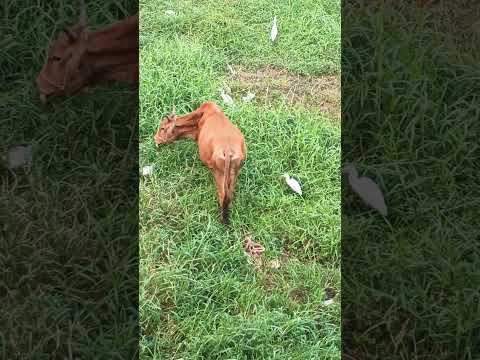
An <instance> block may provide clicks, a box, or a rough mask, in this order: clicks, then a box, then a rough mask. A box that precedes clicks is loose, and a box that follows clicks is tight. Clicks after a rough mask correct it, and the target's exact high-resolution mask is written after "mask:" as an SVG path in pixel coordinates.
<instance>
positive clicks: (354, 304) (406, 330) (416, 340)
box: [342, 7, 480, 359]
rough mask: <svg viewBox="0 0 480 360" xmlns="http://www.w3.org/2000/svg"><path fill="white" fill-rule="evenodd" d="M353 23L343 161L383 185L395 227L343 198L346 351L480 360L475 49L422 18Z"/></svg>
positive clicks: (395, 16)
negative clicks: (352, 164) (350, 163)
mask: <svg viewBox="0 0 480 360" xmlns="http://www.w3.org/2000/svg"><path fill="white" fill-rule="evenodd" d="M345 17H346V18H348V19H351V21H350V22H348V24H346V26H345V28H344V31H343V34H344V37H343V39H344V40H345V52H344V53H343V54H342V55H343V59H344V62H343V63H342V73H343V76H344V79H343V81H344V84H345V86H344V87H343V89H342V90H343V95H344V97H343V104H342V109H343V111H344V113H343V114H344V119H343V120H344V122H343V128H342V154H343V156H344V159H343V160H345V161H350V162H351V161H353V162H355V163H356V164H357V165H358V167H359V172H360V173H361V174H362V173H363V174H367V175H369V176H372V177H373V178H375V179H376V180H377V181H378V182H379V184H380V185H381V187H382V189H383V190H384V193H385V198H386V202H387V205H388V206H389V216H388V219H389V222H390V223H389V224H388V223H386V222H384V221H383V220H382V219H381V217H379V216H366V214H367V213H366V211H365V207H364V206H363V205H361V204H360V201H359V199H358V198H357V197H356V196H354V195H353V194H352V192H351V190H349V189H348V188H345V192H344V198H343V201H344V206H345V207H344V208H343V215H344V218H343V219H342V235H343V237H342V261H343V264H342V290H343V294H342V295H343V296H342V300H343V301H344V304H345V305H349V307H348V308H346V307H345V308H344V309H342V310H343V311H342V316H343V317H345V319H346V320H348V321H349V322H348V324H349V325H348V326H346V327H345V328H344V329H343V331H342V335H343V336H344V339H345V341H346V342H345V350H348V351H349V352H350V353H354V354H356V358H389V359H413V358H415V359H419V358H422V359H478V358H479V356H480V348H479V346H478V335H479V332H478V329H479V323H480V312H479V307H478V293H479V292H478V290H479V287H480V278H479V276H478V261H479V258H480V251H479V246H478V241H477V239H478V217H479V211H478V209H479V205H480V193H479V191H478V170H479V169H478V159H479V158H480V148H479V146H478V134H479V130H480V128H479V122H478V116H479V114H480V107H479V94H480V87H479V83H478V79H479V75H480V72H479V70H478V65H477V64H478V61H479V53H478V48H469V47H468V45H469V44H466V43H458V44H455V42H456V40H455V37H451V36H448V35H446V34H444V33H442V32H440V31H439V30H438V23H437V22H436V21H437V19H436V18H435V17H432V16H427V13H426V12H424V11H420V10H419V9H410V8H406V7H404V8H401V9H399V10H397V9H391V8H386V9H384V10H383V11H377V12H375V13H373V12H368V11H359V10H356V11H354V12H348V11H347V12H346V13H345ZM444 20H445V19H442V21H444ZM454 35H456V34H454ZM446 40H449V41H446ZM465 45H467V46H465ZM407 321H408V322H407ZM395 342H397V345H395Z"/></svg>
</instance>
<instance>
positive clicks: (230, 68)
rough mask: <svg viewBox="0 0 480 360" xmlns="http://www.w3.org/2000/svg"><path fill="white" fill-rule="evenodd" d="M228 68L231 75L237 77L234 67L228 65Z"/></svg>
mask: <svg viewBox="0 0 480 360" xmlns="http://www.w3.org/2000/svg"><path fill="white" fill-rule="evenodd" d="M227 67H228V70H229V71H230V74H232V75H235V74H236V72H235V70H234V69H233V67H232V65H230V64H228V65H227Z"/></svg>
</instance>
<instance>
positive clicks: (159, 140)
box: [154, 107, 179, 146]
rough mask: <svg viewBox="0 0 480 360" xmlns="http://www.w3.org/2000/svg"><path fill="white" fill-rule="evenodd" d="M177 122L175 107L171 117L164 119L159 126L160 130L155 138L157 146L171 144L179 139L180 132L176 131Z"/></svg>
mask: <svg viewBox="0 0 480 360" xmlns="http://www.w3.org/2000/svg"><path fill="white" fill-rule="evenodd" d="M176 122H177V115H176V114H175V107H174V108H173V111H172V113H171V114H170V115H168V116H167V117H166V119H164V120H163V121H162V122H161V123H160V125H159V126H158V130H157V132H156V134H155V136H154V140H155V144H156V145H157V146H159V145H163V144H169V143H171V142H174V141H175V140H177V139H178V136H179V134H178V132H177V131H176V129H175V126H176Z"/></svg>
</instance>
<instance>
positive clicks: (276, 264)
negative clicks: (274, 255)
mask: <svg viewBox="0 0 480 360" xmlns="http://www.w3.org/2000/svg"><path fill="white" fill-rule="evenodd" d="M270 267H271V268H272V269H280V261H278V260H276V259H275V260H272V261H270Z"/></svg>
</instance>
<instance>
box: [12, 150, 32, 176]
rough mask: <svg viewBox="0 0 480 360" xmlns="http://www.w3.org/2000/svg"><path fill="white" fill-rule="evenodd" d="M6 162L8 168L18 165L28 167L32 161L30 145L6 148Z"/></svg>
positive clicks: (14, 167)
mask: <svg viewBox="0 0 480 360" xmlns="http://www.w3.org/2000/svg"><path fill="white" fill-rule="evenodd" d="M7 162H8V168H9V169H12V170H13V169H16V168H19V167H29V166H30V165H31V162H32V147H31V145H27V146H21V145H20V146H14V147H12V148H10V149H9V150H8V153H7Z"/></svg>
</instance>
